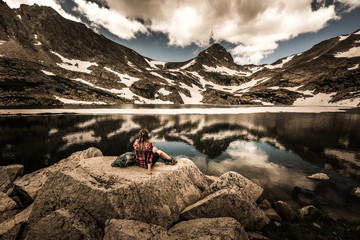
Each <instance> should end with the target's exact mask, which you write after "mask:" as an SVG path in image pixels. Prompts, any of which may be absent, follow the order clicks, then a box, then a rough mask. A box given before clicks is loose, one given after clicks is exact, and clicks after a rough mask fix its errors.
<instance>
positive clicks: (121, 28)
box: [74, 0, 147, 39]
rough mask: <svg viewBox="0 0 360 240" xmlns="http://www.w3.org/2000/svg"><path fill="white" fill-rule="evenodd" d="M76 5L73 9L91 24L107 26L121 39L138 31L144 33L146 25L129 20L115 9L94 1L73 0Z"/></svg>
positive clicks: (133, 35) (127, 37) (132, 36)
mask: <svg viewBox="0 0 360 240" xmlns="http://www.w3.org/2000/svg"><path fill="white" fill-rule="evenodd" d="M74 1H75V3H76V4H77V5H78V6H77V7H76V8H75V9H74V10H75V11H78V12H79V13H81V14H82V15H83V16H85V17H87V18H88V19H89V20H90V21H92V23H93V24H92V26H95V27H96V26H102V27H105V28H107V29H108V30H109V31H110V32H111V33H112V34H115V35H117V36H118V37H120V38H122V39H131V38H134V37H135V34H136V33H138V32H141V33H146V32H147V30H146V27H144V26H143V24H142V23H140V22H139V21H137V20H131V19H129V18H127V17H126V15H125V14H124V15H122V14H119V13H118V12H117V11H116V10H111V9H108V8H105V7H99V5H97V4H96V3H92V2H87V1H84V0H74Z"/></svg>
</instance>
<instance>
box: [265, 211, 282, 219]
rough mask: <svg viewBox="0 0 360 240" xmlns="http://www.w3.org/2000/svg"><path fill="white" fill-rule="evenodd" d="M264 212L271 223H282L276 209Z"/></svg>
mask: <svg viewBox="0 0 360 240" xmlns="http://www.w3.org/2000/svg"><path fill="white" fill-rule="evenodd" d="M264 212H265V214H266V216H267V217H268V218H269V219H270V220H271V221H277V222H281V217H280V216H279V214H277V212H276V211H275V210H274V209H272V208H268V209H265V210H264Z"/></svg>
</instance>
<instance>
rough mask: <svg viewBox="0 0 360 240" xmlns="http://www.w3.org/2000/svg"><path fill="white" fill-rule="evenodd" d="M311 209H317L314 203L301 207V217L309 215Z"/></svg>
mask: <svg viewBox="0 0 360 240" xmlns="http://www.w3.org/2000/svg"><path fill="white" fill-rule="evenodd" d="M310 209H315V207H314V206H313V205H309V206H306V207H303V208H301V209H299V216H300V218H304V217H305V216H306V215H308V214H309V212H310Z"/></svg>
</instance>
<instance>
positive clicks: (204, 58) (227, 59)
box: [196, 43, 234, 67]
mask: <svg viewBox="0 0 360 240" xmlns="http://www.w3.org/2000/svg"><path fill="white" fill-rule="evenodd" d="M196 59H197V61H198V62H200V63H202V64H205V65H207V66H210V67H216V66H231V65H234V60H233V58H232V56H231V54H230V53H228V52H227V51H226V49H225V48H224V47H223V46H221V45H220V44H218V43H215V44H214V45H212V46H211V47H209V48H207V49H205V50H204V51H202V52H200V54H199V56H197V57H196Z"/></svg>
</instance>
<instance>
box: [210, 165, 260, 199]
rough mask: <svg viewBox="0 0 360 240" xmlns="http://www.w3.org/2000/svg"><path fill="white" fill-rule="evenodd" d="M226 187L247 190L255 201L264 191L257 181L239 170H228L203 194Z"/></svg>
mask: <svg viewBox="0 0 360 240" xmlns="http://www.w3.org/2000/svg"><path fill="white" fill-rule="evenodd" d="M224 188H237V189H239V190H240V189H241V190H242V191H243V192H245V193H246V194H247V195H248V196H249V197H250V198H251V199H252V200H253V201H256V200H257V199H258V198H259V197H260V195H261V194H262V192H263V189H262V188H261V187H260V186H259V185H257V184H256V183H254V182H252V181H250V180H249V179H247V178H246V177H244V176H243V175H241V174H239V173H237V172H227V173H224V174H223V175H221V176H220V178H219V179H217V180H215V181H214V182H213V183H212V184H211V185H210V186H209V188H207V189H206V190H205V191H204V193H203V196H208V195H210V194H212V193H214V192H216V191H218V190H221V189H224Z"/></svg>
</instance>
